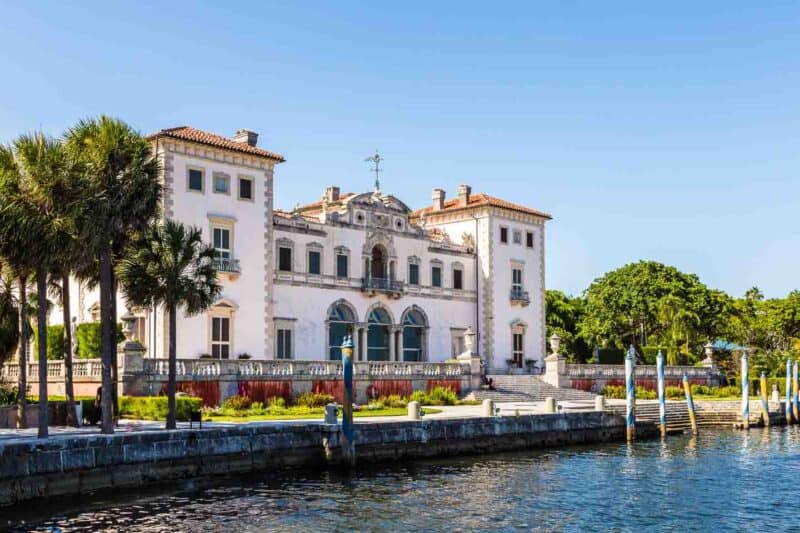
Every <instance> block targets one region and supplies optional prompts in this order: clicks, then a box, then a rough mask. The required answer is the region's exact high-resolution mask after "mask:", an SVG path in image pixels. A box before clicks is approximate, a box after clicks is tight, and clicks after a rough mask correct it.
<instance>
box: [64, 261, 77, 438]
mask: <svg viewBox="0 0 800 533" xmlns="http://www.w3.org/2000/svg"><path fill="white" fill-rule="evenodd" d="M70 307H71V303H70V295H69V275H64V276H63V277H62V278H61V309H62V310H63V313H64V314H63V317H62V318H63V321H64V394H66V396H67V425H68V426H73V427H77V426H78V416H77V413H76V412H75V388H74V386H73V384H72V321H71V319H70V316H69V314H70Z"/></svg>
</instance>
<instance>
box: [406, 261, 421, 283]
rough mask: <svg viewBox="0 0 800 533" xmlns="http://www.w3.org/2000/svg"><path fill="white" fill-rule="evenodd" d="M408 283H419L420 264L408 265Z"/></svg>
mask: <svg viewBox="0 0 800 533" xmlns="http://www.w3.org/2000/svg"><path fill="white" fill-rule="evenodd" d="M408 284H409V285H419V265H417V264H415V263H411V264H410V265H408Z"/></svg>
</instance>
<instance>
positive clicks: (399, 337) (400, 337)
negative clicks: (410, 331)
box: [393, 326, 403, 361]
mask: <svg viewBox="0 0 800 533" xmlns="http://www.w3.org/2000/svg"><path fill="white" fill-rule="evenodd" d="M393 335H394V336H396V340H397V350H396V353H395V356H396V358H397V359H396V360H397V361H402V360H403V327H402V326H397V327H395V329H394V333H393Z"/></svg>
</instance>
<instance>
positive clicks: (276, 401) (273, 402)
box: [268, 396, 286, 409]
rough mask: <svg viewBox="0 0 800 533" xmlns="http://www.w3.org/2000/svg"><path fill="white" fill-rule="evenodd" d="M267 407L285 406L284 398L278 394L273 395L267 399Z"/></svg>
mask: <svg viewBox="0 0 800 533" xmlns="http://www.w3.org/2000/svg"><path fill="white" fill-rule="evenodd" d="M268 407H269V408H271V409H276V408H277V409H285V408H286V400H285V399H283V398H281V397H280V396H273V397H272V398H270V399H269V404H268Z"/></svg>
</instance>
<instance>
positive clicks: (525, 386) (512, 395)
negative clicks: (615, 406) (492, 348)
mask: <svg viewBox="0 0 800 533" xmlns="http://www.w3.org/2000/svg"><path fill="white" fill-rule="evenodd" d="M488 377H489V378H491V379H492V382H493V384H494V387H495V390H493V391H488V390H479V391H473V392H472V393H470V395H469V396H470V397H471V398H473V399H476V400H484V399H487V398H490V399H493V400H496V401H506V402H542V401H544V400H545V398H548V397H549V398H555V399H556V400H557V401H562V402H564V401H567V402H569V401H574V402H579V401H585V402H593V401H594V398H595V395H594V394H592V393H590V392H584V391H580V390H576V389H561V388H558V387H554V386H552V385H550V384H549V383H546V382H545V381H544V380H542V378H541V377H539V376H531V375H507V374H492V375H489V376H488Z"/></svg>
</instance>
